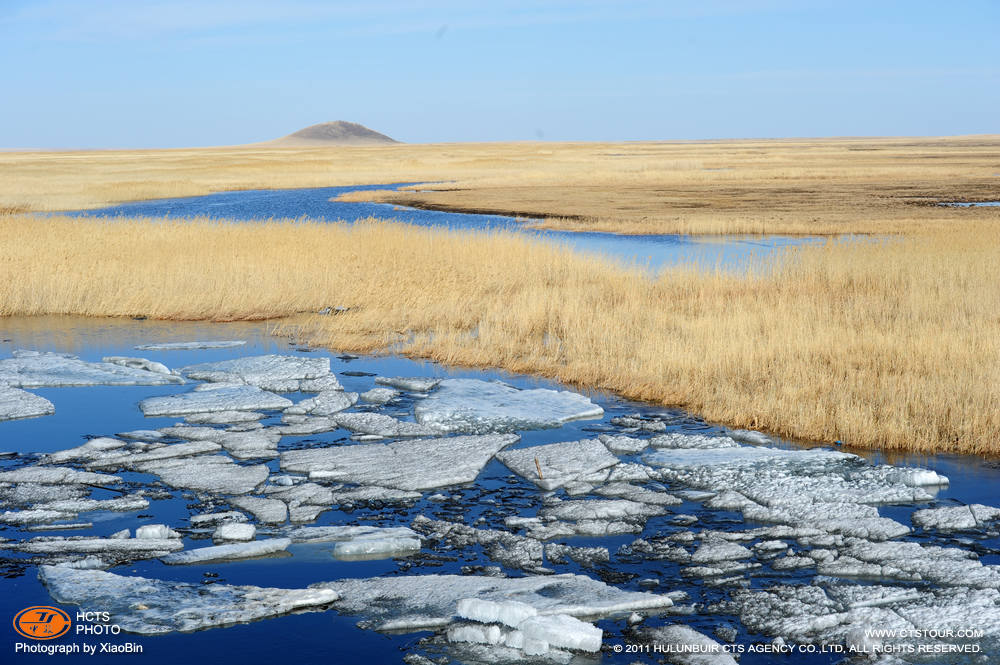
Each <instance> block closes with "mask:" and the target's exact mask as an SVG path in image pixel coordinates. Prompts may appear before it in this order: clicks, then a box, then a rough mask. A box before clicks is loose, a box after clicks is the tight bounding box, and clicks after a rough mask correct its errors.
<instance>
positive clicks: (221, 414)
mask: <svg viewBox="0 0 1000 665" xmlns="http://www.w3.org/2000/svg"><path fill="white" fill-rule="evenodd" d="M263 417H264V414H263V413H256V412H255V411H214V412H208V413H192V414H190V415H188V416H185V417H184V421H185V422H187V423H190V424H192V425H232V424H239V423H254V422H257V421H258V420H260V419H261V418H263Z"/></svg>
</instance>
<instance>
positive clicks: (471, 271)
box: [0, 214, 1000, 453]
mask: <svg viewBox="0 0 1000 665" xmlns="http://www.w3.org/2000/svg"><path fill="white" fill-rule="evenodd" d="M0 247H2V248H3V250H2V253H0V316H14V315H38V314H82V315H88V316H138V315H142V316H147V317H151V318H158V319H176V320H180V319H206V320H237V319H279V320H282V321H283V322H284V324H283V327H284V331H285V332H286V333H287V334H294V335H297V336H299V337H300V338H302V339H304V340H306V341H310V342H312V343H314V344H321V345H325V346H327V347H329V348H335V349H342V350H345V351H347V350H349V351H380V350H385V349H386V348H389V347H391V348H392V349H393V351H395V352H401V353H404V354H407V355H411V356H415V357H425V358H431V359H434V360H438V361H442V362H446V363H452V364H461V365H468V366H474V367H502V368H506V369H509V370H512V371H519V372H521V371H523V372H532V373H536V374H541V375H545V376H549V377H553V378H557V379H560V380H562V381H566V382H569V383H573V384H577V385H580V386H588V387H592V388H597V389H607V390H612V391H615V392H617V393H619V394H622V395H624V396H626V397H630V398H635V399H642V400H650V401H654V402H658V403H662V404H667V405H677V406H681V407H684V408H686V409H689V410H691V411H693V412H696V413H699V414H701V415H703V416H704V417H705V418H707V419H709V420H712V421H716V422H722V423H726V424H729V425H732V426H737V427H753V428H759V429H764V430H767V431H771V432H774V433H776V434H779V435H783V436H788V437H792V438H797V439H803V440H818V441H826V442H833V441H842V442H844V443H845V444H848V445H851V446H859V447H879V448H883V449H890V450H892V449H895V450H913V451H926V452H942V451H954V452H963V453H997V452H1000V437H998V432H1000V409H998V408H997V404H998V403H1000V335H997V330H998V329H1000V315H998V313H997V307H996V305H997V303H998V302H1000V280H997V279H996V266H997V265H998V264H1000V226H997V225H996V224H994V223H991V222H990V221H988V220H987V221H965V222H961V223H956V224H953V225H951V226H949V227H948V228H940V229H935V228H924V229H923V230H921V231H919V232H913V233H910V234H909V235H907V236H906V237H903V238H895V239H891V240H880V241H857V240H856V241H852V242H847V241H838V240H830V241H828V242H827V243H826V244H825V245H823V246H818V247H802V248H796V249H792V250H789V251H787V252H786V253H784V254H782V255H780V256H779V257H777V258H775V259H773V260H771V261H770V262H769V263H768V264H767V265H766V267H765V269H764V270H756V271H754V272H753V273H748V274H733V273H731V272H723V271H715V272H705V271H701V270H698V269H696V268H694V267H678V268H670V269H666V270H664V271H662V272H661V273H660V274H658V275H655V276H654V275H650V274H649V273H648V272H645V271H642V270H638V269H634V270H633V269H628V268H625V267H621V266H618V265H614V264H611V263H607V262H603V261H601V260H599V259H596V258H589V257H584V256H580V255H577V254H575V253H573V252H572V251H570V250H568V249H565V248H561V247H556V246H552V245H550V244H547V243H544V242H541V241H538V240H534V239H531V238H528V237H523V236H520V235H517V234H506V233H492V234H476V233H462V232H452V231H445V230H435V229H424V228H416V227H409V226H406V225H401V224H395V223H387V222H380V221H377V220H370V221H368V222H365V223H358V224H354V225H349V224H342V223H340V224H328V223H316V222H311V221H308V220H284V221H270V222H263V223H246V224H232V223H227V222H215V221H209V220H205V219H196V220H186V221H178V220H150V219H127V220H114V221H109V220H97V219H76V218H64V217H49V218H39V217H34V216H29V215H18V214H14V215H6V216H0ZM325 307H346V308H348V309H347V311H345V312H344V313H342V314H339V315H336V316H320V315H303V313H305V312H317V311H318V310H320V309H322V308H325ZM289 317H294V318H289ZM0 326H2V323H0Z"/></svg>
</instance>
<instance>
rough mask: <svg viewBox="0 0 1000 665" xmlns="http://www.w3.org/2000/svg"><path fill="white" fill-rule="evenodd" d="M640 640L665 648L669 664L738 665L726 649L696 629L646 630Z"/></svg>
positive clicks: (677, 626) (679, 626) (675, 625)
mask: <svg viewBox="0 0 1000 665" xmlns="http://www.w3.org/2000/svg"><path fill="white" fill-rule="evenodd" d="M639 636H640V639H642V640H643V641H645V642H649V643H654V644H657V645H660V646H661V647H664V649H663V652H664V653H666V654H667V662H670V663H676V664H677V665H736V662H737V661H736V659H735V658H733V656H732V655H730V654H729V652H727V651H726V648H725V647H724V646H723V645H722V644H719V643H718V642H716V641H715V640H713V639H712V638H710V637H708V636H707V635H703V634H702V633H699V632H698V631H696V630H695V629H693V628H691V627H689V626H684V625H681V624H671V625H668V626H659V627H657V628H645V629H643V630H642V631H640V633H639Z"/></svg>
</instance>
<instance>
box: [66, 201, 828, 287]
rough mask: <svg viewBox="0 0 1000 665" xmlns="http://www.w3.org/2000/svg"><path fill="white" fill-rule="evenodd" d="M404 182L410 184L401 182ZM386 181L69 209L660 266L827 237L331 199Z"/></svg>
mask: <svg viewBox="0 0 1000 665" xmlns="http://www.w3.org/2000/svg"><path fill="white" fill-rule="evenodd" d="M404 184H407V183H401V184H398V185H394V186H397V187H398V186H403V185H404ZM386 188H387V185H367V186H353V187H320V188H311V189H282V190H253V191H243V192H223V193H219V194H209V195H207V196H195V197H189V198H180V199H157V200H153V201H140V202H137V203H124V204H121V205H117V206H110V207H107V208H99V209H97V210H85V211H78V212H72V213H68V214H72V215H97V216H110V217H117V216H149V217H180V218H182V217H193V216H202V215H203V216H207V217H211V218H215V219H233V220H261V219H295V218H299V217H309V218H312V219H323V220H329V221H336V220H345V221H357V220H360V219H367V218H369V217H377V218H383V219H394V220H397V221H400V222H406V223H407V224H414V225H417V226H434V227H443V228H449V229H457V230H478V231H496V230H507V231H518V232H523V233H528V234H532V235H535V236H537V237H540V238H544V239H547V240H551V241H555V242H558V243H561V244H565V245H568V246H570V247H573V248H575V249H577V250H579V251H582V252H590V253H598V254H602V255H604V256H608V257H612V258H615V259H618V260H622V261H625V262H626V263H632V262H635V263H637V264H639V265H644V266H649V267H650V268H653V269H656V268H660V267H662V266H667V265H676V264H680V263H693V264H696V265H698V266H701V267H704V268H715V267H720V268H727V269H732V268H739V267H740V266H744V265H747V264H749V263H751V262H753V261H754V260H760V259H763V258H766V257H768V256H770V255H772V254H774V253H775V252H778V251H780V250H782V249H783V248H785V247H791V246H796V245H802V244H807V243H820V242H823V239H821V238H802V237H786V236H754V237H750V236H725V237H719V236H706V237H700V236H684V235H617V234H613V233H590V232H570V231H548V230H535V229H529V228H527V227H526V226H525V225H524V224H523V223H521V222H518V221H517V220H516V219H514V218H511V217H501V216H497V215H476V214H465V213H455V212H441V211H436V210H419V209H416V208H405V207H400V206H394V205H390V204H384V203H348V202H341V201H330V199H331V198H335V197H337V196H339V195H340V194H343V193H345V192H350V191H359V190H372V189H386Z"/></svg>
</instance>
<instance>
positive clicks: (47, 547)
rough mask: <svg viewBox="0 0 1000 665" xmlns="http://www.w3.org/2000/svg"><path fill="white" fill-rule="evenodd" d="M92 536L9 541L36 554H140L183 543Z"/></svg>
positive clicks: (9, 546) (172, 548)
mask: <svg viewBox="0 0 1000 665" xmlns="http://www.w3.org/2000/svg"><path fill="white" fill-rule="evenodd" d="M125 533H126V538H89V537H87V536H74V537H71V538H61V537H56V536H39V537H38V538H32V539H31V540H26V541H23V542H20V543H7V544H5V545H4V547H6V548H7V549H12V550H18V551H21V552H32V553H35V554H60V553H64V552H79V553H81V554H101V553H126V554H139V555H142V554H144V553H152V554H153V555H154V556H156V555H157V554H158V553H165V552H173V551H175V550H179V549H183V548H184V544H183V543H182V542H181V540H180V539H179V538H141V539H140V538H128V537H127V534H128V530H127V529H126V530H125Z"/></svg>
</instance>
